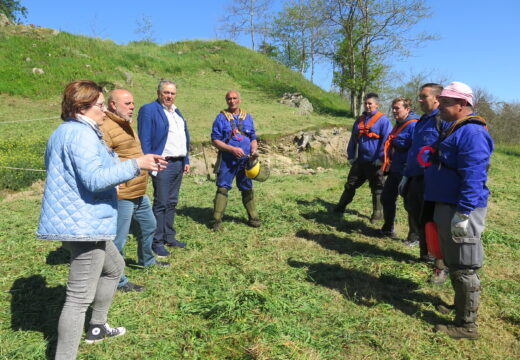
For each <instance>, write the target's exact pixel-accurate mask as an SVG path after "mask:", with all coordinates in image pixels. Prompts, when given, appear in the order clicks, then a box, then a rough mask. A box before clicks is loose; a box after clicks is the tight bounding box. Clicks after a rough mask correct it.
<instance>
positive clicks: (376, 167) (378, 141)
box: [334, 93, 392, 224]
mask: <svg viewBox="0 0 520 360" xmlns="http://www.w3.org/2000/svg"><path fill="white" fill-rule="evenodd" d="M364 105H365V111H364V112H363V114H362V115H361V116H360V117H359V118H358V119H357V120H356V122H355V123H354V126H353V127H352V135H351V136H350V140H349V142H348V146H347V156H348V162H349V163H350V165H352V167H351V168H350V172H349V174H348V177H347V182H346V183H345V189H344V190H343V193H342V194H341V197H340V199H339V202H338V204H337V205H336V206H335V207H334V212H336V213H341V214H342V213H344V212H345V208H346V207H347V205H348V204H350V202H351V201H352V199H353V198H354V195H355V194H356V189H357V188H358V187H360V186H361V185H363V184H364V183H365V181H367V180H368V182H369V185H370V190H371V191H372V208H373V210H372V216H371V217H370V222H371V223H372V224H375V223H376V222H377V221H379V220H380V219H381V218H382V217H383V211H382V205H381V193H382V192H383V183H384V176H383V171H382V170H381V165H382V164H383V160H384V152H383V149H384V144H385V141H386V139H387V137H388V135H389V134H390V131H391V130H392V124H391V123H390V120H388V118H387V117H386V115H384V114H383V113H382V112H380V111H378V108H379V97H378V96H377V94H375V93H368V94H367V95H366V96H365V103H364Z"/></svg>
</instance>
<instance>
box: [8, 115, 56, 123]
mask: <svg viewBox="0 0 520 360" xmlns="http://www.w3.org/2000/svg"><path fill="white" fill-rule="evenodd" d="M53 119H60V117H59V116H52V117H48V118H39V119H27V120H12V121H0V125H3V124H15V123H24V122H31V121H43V120H53Z"/></svg>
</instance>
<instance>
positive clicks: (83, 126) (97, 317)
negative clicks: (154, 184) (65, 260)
mask: <svg viewBox="0 0 520 360" xmlns="http://www.w3.org/2000/svg"><path fill="white" fill-rule="evenodd" d="M104 101H105V100H104V97H103V92H102V89H101V87H99V85H97V84H96V83H95V82H93V81H89V80H78V81H74V82H72V83H70V84H68V85H67V86H66V87H65V92H64V94H63V101H62V104H61V109H62V112H61V118H62V119H63V120H64V122H63V123H62V124H61V125H60V126H59V127H58V128H57V129H56V130H55V131H54V133H53V134H52V135H51V137H50V139H49V141H48V143H47V149H46V151H45V166H46V168H47V179H46V182H45V190H44V194H43V200H42V210H41V214H40V223H39V226H38V231H37V237H38V238H39V239H43V240H55V241H62V242H63V246H64V247H65V248H66V249H68V250H69V251H70V254H71V264H70V272H69V280H68V283H67V293H66V299H65V304H64V305H63V309H62V312H61V315H60V320H59V323H58V345H57V349H56V359H75V358H76V354H77V350H78V346H79V342H80V338H81V333H82V331H83V325H84V321H85V313H86V311H87V308H88V307H89V305H90V304H92V318H91V320H90V326H89V329H88V331H87V335H86V339H85V341H86V342H87V343H95V342H98V341H101V340H103V339H104V338H105V337H109V336H120V335H123V334H124V333H125V332H126V330H125V328H124V327H118V328H111V327H110V326H109V325H108V324H107V315H108V309H109V307H110V304H111V303H112V298H113V297H114V293H115V291H116V288H117V284H118V282H119V278H120V276H121V273H122V270H123V268H124V265H125V263H124V260H123V258H122V256H121V255H120V254H119V251H118V250H117V248H116V247H115V245H114V244H113V242H112V240H113V239H114V238H115V235H116V217H117V194H116V186H117V184H120V183H123V182H126V181H128V180H130V179H132V178H134V177H136V176H138V175H139V174H140V170H141V169H143V170H150V171H151V170H156V171H157V170H162V169H163V168H164V165H165V164H166V161H165V160H164V159H163V158H162V157H161V156H159V155H153V154H148V155H144V156H142V157H140V158H137V159H131V160H127V161H123V162H119V160H118V159H117V155H115V154H114V153H113V152H112V151H111V149H109V148H108V147H107V146H106V144H105V143H104V142H103V139H102V133H101V131H100V130H99V126H100V125H101V124H103V121H104V118H105V111H106V108H105V105H104Z"/></svg>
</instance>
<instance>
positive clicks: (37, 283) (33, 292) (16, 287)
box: [9, 275, 65, 359]
mask: <svg viewBox="0 0 520 360" xmlns="http://www.w3.org/2000/svg"><path fill="white" fill-rule="evenodd" d="M9 292H10V293H11V297H12V298H11V329H13V330H15V331H17V330H24V331H38V332H42V333H43V337H44V339H45V340H46V341H47V343H48V344H47V349H46V351H45V355H46V357H47V359H54V354H55V353H56V342H57V334H58V320H59V317H60V313H61V308H62V307H63V303H64V302H65V286H62V285H60V286H56V287H47V281H46V280H45V278H44V277H43V276H41V275H33V276H30V277H27V278H19V279H16V280H15V282H14V283H13V286H12V287H11V290H10V291H9Z"/></svg>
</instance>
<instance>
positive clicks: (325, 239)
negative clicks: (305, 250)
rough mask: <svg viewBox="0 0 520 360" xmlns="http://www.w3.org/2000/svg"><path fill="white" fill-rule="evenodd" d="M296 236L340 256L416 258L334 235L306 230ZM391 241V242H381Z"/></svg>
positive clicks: (411, 260) (411, 259)
mask: <svg viewBox="0 0 520 360" xmlns="http://www.w3.org/2000/svg"><path fill="white" fill-rule="evenodd" d="M296 236H298V237H300V238H304V239H307V240H311V241H314V242H316V243H318V244H319V245H320V246H321V247H323V248H325V249H329V250H334V251H337V252H338V253H340V254H349V255H350V256H356V255H360V254H363V255H367V256H384V257H389V258H392V259H394V260H395V261H406V262H413V261H416V258H415V257H414V256H412V255H410V254H406V253H403V252H400V251H396V250H391V249H381V248H380V247H378V246H375V245H371V244H367V243H363V242H356V241H353V240H351V239H348V238H340V237H338V236H336V235H334V234H323V233H318V234H313V233H311V232H309V231H307V230H300V231H298V232H296ZM382 241H393V240H388V239H385V240H382Z"/></svg>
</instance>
